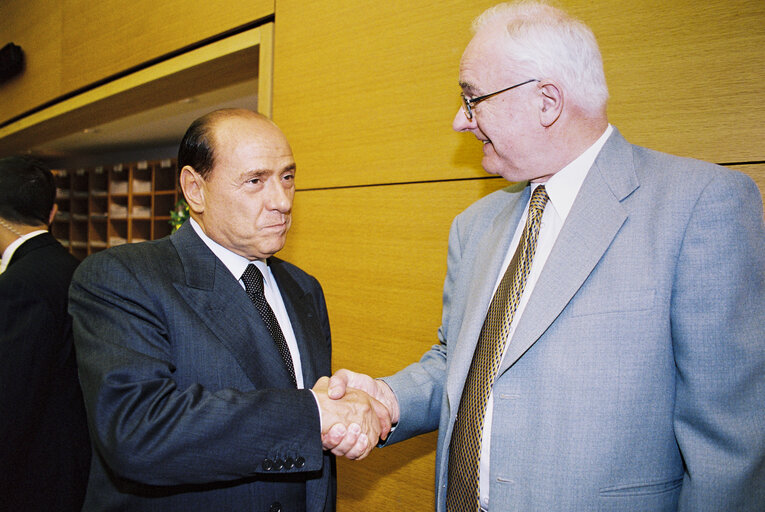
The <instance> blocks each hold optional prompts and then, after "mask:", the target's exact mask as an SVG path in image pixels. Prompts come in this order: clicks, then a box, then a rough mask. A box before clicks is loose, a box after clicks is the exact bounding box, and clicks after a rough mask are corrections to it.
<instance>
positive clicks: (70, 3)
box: [0, 0, 274, 122]
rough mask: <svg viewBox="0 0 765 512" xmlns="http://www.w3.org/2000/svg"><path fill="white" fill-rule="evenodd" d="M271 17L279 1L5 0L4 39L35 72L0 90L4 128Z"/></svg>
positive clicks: (1, 5)
mask: <svg viewBox="0 0 765 512" xmlns="http://www.w3.org/2000/svg"><path fill="white" fill-rule="evenodd" d="M273 12H274V0H254V1H253V0H237V1H234V2H223V1H213V2H205V1H201V0H192V1H188V0H166V1H162V2H157V1H154V0H134V1H132V2H130V3H127V2H125V1H124V0H103V1H100V2H93V1H91V0H62V1H60V2H49V1H46V0H3V1H2V2H0V33H2V34H3V37H4V38H5V37H8V38H9V40H13V41H15V42H16V44H18V45H20V46H21V47H22V48H23V49H24V50H25V53H26V56H27V59H28V61H29V67H28V68H27V70H26V72H25V73H24V74H23V75H22V76H20V77H18V78H16V79H14V80H13V81H11V82H9V83H7V84H0V98H2V101H0V122H3V121H5V120H7V119H9V118H12V117H14V116H16V115H19V114H21V113H23V112H26V111H28V110H30V109H32V108H35V107H37V106H39V105H40V104H43V103H45V102H47V101H50V100H52V99H54V98H56V97H58V96H60V95H63V94H66V93H68V92H71V91H73V90H77V89H79V88H81V87H84V86H87V85H90V84H92V83H94V82H97V81H99V80H102V79H104V78H106V77H109V76H111V75H114V74H116V73H119V72H121V71H124V70H126V69H129V68H131V67H134V66H137V65H140V64H142V63H144V62H147V61H149V60H151V59H154V58H157V57H160V56H163V55H165V54H167V53H170V52H173V51H175V50H178V49H180V48H183V47H186V46H188V45H190V44H193V43H196V42H198V41H201V40H204V39H206V38H208V37H211V36H214V35H216V34H220V33H222V32H225V31H227V30H230V29H232V28H235V27H238V26H241V25H244V24H246V23H249V22H251V21H254V20H257V19H260V18H263V17H265V16H268V15H270V14H272V13H273ZM3 44H4V42H3Z"/></svg>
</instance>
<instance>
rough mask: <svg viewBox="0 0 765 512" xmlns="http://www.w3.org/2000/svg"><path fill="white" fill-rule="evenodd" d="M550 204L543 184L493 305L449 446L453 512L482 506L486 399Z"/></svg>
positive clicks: (449, 507) (448, 495) (450, 510)
mask: <svg viewBox="0 0 765 512" xmlns="http://www.w3.org/2000/svg"><path fill="white" fill-rule="evenodd" d="M546 204H547V192H546V191H545V187H544V185H541V186H539V187H537V188H536V189H535V190H534V193H533V194H532V196H531V202H530V203H529V213H528V218H527V219H526V226H525V228H524V230H523V236H522V237H521V241H520V242H519V244H518V249H517V250H516V252H515V255H514V256H513V259H512V261H511V262H510V265H508V267H507V270H506V271H505V275H504V276H503V277H502V281H500V283H499V286H498V287H497V291H496V292H495V294H494V298H493V299H492V301H491V305H490V306H489V312H488V314H487V315H486V320H485V321H484V324H483V328H482V329H481V335H480V336H479V337H478V344H477V346H476V350H475V353H474V354H473V362H472V363H471V364H470V370H469V372H468V376H467V380H466V382H465V389H464V390H463V392H462V398H461V400H460V406H459V409H458V410H457V419H456V422H455V424H454V432H453V434H452V440H451V443H450V445H449V482H448V489H447V493H446V509H447V511H448V512H468V511H470V512H474V511H478V510H480V508H481V507H480V499H481V497H480V488H479V481H480V461H481V436H482V433H483V423H484V417H485V414H486V403H487V401H488V399H489V395H490V393H491V387H492V385H493V384H494V378H495V377H496V376H497V371H498V370H499V365H500V363H501V362H502V356H503V354H504V352H505V344H506V342H507V335H508V333H509V332H510V325H511V324H512V322H513V315H514V314H515V310H516V309H517V308H518V303H519V302H520V301H521V296H522V295H523V288H524V286H525V285H526V278H527V277H528V275H529V270H530V269H531V263H532V261H533V259H534V252H535V251H536V247H537V238H538V236H539V226H540V223H541V221H542V213H543V212H544V208H545V205H546Z"/></svg>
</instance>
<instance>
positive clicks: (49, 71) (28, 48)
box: [0, 0, 63, 123]
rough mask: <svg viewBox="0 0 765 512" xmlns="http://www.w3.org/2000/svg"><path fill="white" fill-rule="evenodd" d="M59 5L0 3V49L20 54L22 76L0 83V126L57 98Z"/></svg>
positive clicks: (35, 0)
mask: <svg viewBox="0 0 765 512" xmlns="http://www.w3.org/2000/svg"><path fill="white" fill-rule="evenodd" d="M62 9H63V6H62V5H61V3H60V2H46V1H45V0H2V1H0V34H1V35H2V40H0V46H4V45H5V44H7V43H10V42H13V43H15V44H17V45H18V46H20V47H21V48H22V50H23V51H24V58H25V69H24V72H23V74H22V75H20V76H17V77H15V78H13V79H11V80H9V81H7V82H4V83H0V123H2V122H3V121H5V120H7V119H8V118H10V117H12V116H14V115H17V114H20V113H22V112H24V111H26V110H28V109H30V108H32V107H34V106H36V105H38V104H40V103H43V102H45V101H48V100H50V99H53V98H55V97H56V96H59V95H60V94H61V68H62V59H61V49H60V45H61V39H62V34H61V17H62Z"/></svg>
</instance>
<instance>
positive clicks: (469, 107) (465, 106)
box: [460, 78, 539, 121]
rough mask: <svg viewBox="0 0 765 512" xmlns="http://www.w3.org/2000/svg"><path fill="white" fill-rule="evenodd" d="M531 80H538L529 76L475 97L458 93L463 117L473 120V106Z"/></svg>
mask: <svg viewBox="0 0 765 512" xmlns="http://www.w3.org/2000/svg"><path fill="white" fill-rule="evenodd" d="M531 82H539V80H538V79H536V78H531V79H529V80H526V81H525V82H521V83H519V84H515V85H511V86H510V87H505V88H504V89H500V90H499V91H495V92H490V93H489V94H484V95H483V96H478V97H476V98H468V97H467V96H465V93H464V92H462V93H460V96H461V97H462V111H463V112H464V113H465V117H467V118H468V121H472V120H473V117H474V116H473V107H475V106H476V105H478V104H479V103H481V102H482V101H483V100H487V99H489V98H491V97H492V96H496V95H497V94H499V93H502V92H505V91H509V90H510V89H515V88H516V87H520V86H522V85H526V84H530V83H531Z"/></svg>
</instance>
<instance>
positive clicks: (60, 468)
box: [0, 157, 90, 512]
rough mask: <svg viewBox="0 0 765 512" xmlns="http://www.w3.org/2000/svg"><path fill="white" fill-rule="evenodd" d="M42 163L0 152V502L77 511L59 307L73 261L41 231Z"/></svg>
mask: <svg viewBox="0 0 765 512" xmlns="http://www.w3.org/2000/svg"><path fill="white" fill-rule="evenodd" d="M55 198H56V186H55V183H54V180H53V175H52V173H51V171H50V169H48V168H47V167H46V166H45V165H43V164H42V163H41V162H38V161H36V160H33V159H30V158H26V157H7V158H2V159H0V253H2V262H0V272H1V273H0V509H2V510H56V511H62V512H66V511H79V510H80V507H81V506H82V502H83V498H84V496H85V486H86V483H87V479H88V468H89V465H90V442H89V439H88V427H87V423H86V420H85V408H84V405H83V401H82V392H81V391H80V384H79V382H78V380H77V365H76V359H75V354H74V345H73V342H72V319H71V317H70V316H69V314H68V313H67V297H68V293H69V283H70V281H71V279H72V274H73V273H74V270H75V268H76V267H77V264H78V261H77V259H75V258H74V256H72V255H71V254H69V252H68V251H67V250H66V249H65V248H64V247H63V246H62V245H61V244H60V243H58V241H56V239H55V238H53V236H52V235H51V234H50V233H49V232H48V226H49V225H50V223H51V221H52V220H53V217H54V216H55V214H56V205H55V202H54V201H55Z"/></svg>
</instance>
